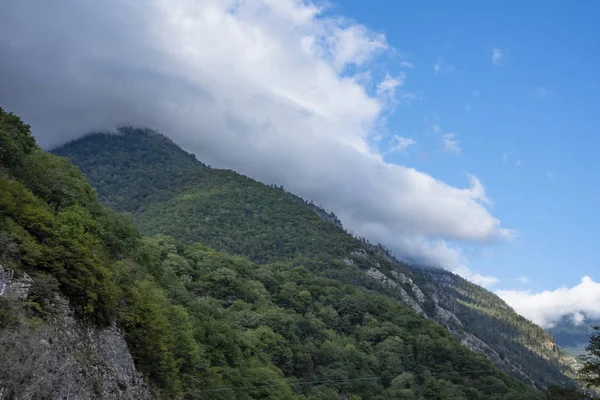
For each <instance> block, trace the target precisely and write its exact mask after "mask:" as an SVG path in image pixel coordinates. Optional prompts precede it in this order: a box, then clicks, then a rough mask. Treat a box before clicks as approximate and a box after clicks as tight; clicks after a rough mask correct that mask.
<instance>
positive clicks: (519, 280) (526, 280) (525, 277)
mask: <svg viewBox="0 0 600 400" xmlns="http://www.w3.org/2000/svg"><path fill="white" fill-rule="evenodd" d="M517 281H518V282H521V283H530V282H531V280H530V279H529V277H528V276H525V275H521V276H520V277H518V278H517Z"/></svg>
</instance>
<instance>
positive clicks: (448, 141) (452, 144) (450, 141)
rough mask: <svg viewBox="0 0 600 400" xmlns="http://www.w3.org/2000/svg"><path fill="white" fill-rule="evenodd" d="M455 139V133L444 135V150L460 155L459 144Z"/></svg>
mask: <svg viewBox="0 0 600 400" xmlns="http://www.w3.org/2000/svg"><path fill="white" fill-rule="evenodd" d="M455 138H456V133H446V134H444V149H446V151H450V152H452V153H454V154H460V142H459V141H458V140H457V139H455Z"/></svg>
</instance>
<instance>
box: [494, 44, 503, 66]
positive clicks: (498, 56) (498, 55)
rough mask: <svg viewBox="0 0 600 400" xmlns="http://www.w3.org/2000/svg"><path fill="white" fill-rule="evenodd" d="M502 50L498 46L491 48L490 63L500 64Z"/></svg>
mask: <svg viewBox="0 0 600 400" xmlns="http://www.w3.org/2000/svg"><path fill="white" fill-rule="evenodd" d="M502 57H503V54H502V50H500V49H498V48H494V49H493V50H492V64H494V65H500V64H501V63H502Z"/></svg>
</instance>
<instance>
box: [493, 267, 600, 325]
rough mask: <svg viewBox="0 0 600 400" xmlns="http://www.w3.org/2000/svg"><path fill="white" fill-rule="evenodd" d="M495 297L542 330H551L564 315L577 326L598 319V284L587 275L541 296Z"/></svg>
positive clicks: (506, 293)
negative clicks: (567, 285)
mask: <svg viewBox="0 0 600 400" xmlns="http://www.w3.org/2000/svg"><path fill="white" fill-rule="evenodd" d="M496 294H497V295H498V296H500V297H501V298H502V299H503V300H504V301H506V302H507V303H508V304H509V305H510V306H511V307H512V308H514V309H515V311H517V312H518V313H519V314H521V315H523V316H524V317H526V318H528V319H530V320H531V321H533V322H535V323H536V324H538V325H540V326H542V327H545V328H548V327H552V326H553V324H554V323H556V322H558V321H559V320H560V319H561V318H562V317H563V316H570V317H571V318H572V319H573V321H574V322H575V323H576V324H581V323H583V321H584V320H585V319H597V318H600V283H597V282H594V281H593V280H592V278H590V277H589V276H585V277H583V278H582V279H581V282H580V283H579V284H578V285H576V286H573V287H572V288H567V287H564V286H563V287H561V288H559V289H556V290H553V291H550V290H546V291H543V292H540V293H531V292H530V291H519V290H497V291H496Z"/></svg>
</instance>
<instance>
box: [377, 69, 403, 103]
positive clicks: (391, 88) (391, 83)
mask: <svg viewBox="0 0 600 400" xmlns="http://www.w3.org/2000/svg"><path fill="white" fill-rule="evenodd" d="M405 79H406V77H405V75H404V74H400V75H398V76H396V77H392V76H391V75H389V74H387V75H386V76H385V78H384V79H383V80H382V81H381V82H380V83H379V84H378V85H377V92H376V93H377V96H378V97H380V98H381V99H382V100H383V101H385V102H387V103H394V102H395V101H396V89H397V88H398V87H399V86H402V85H403V84H404V80H405Z"/></svg>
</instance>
